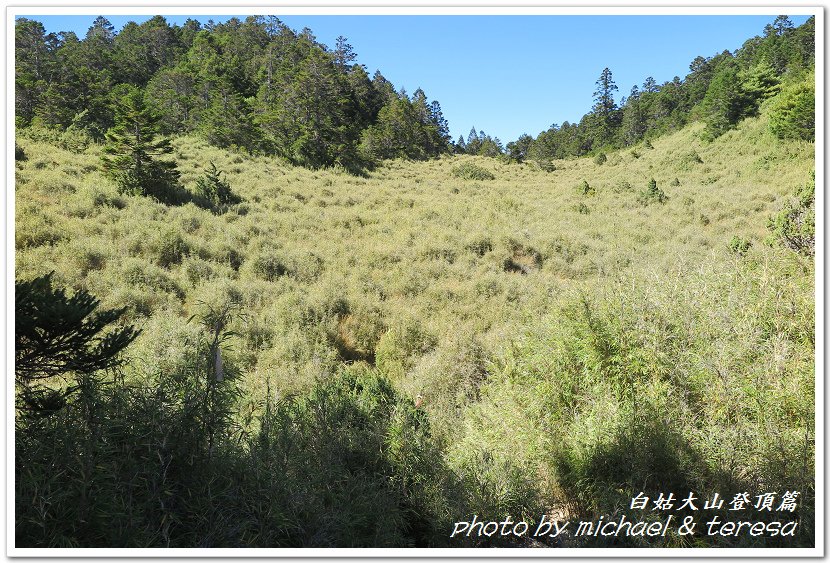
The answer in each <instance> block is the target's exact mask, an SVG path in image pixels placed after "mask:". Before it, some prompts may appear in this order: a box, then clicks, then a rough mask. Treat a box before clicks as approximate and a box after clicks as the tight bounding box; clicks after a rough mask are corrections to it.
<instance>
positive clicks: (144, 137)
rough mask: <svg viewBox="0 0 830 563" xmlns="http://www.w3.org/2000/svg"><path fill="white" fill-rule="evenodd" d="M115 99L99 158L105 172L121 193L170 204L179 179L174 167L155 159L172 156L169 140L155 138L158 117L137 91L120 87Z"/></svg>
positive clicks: (174, 164) (173, 163)
mask: <svg viewBox="0 0 830 563" xmlns="http://www.w3.org/2000/svg"><path fill="white" fill-rule="evenodd" d="M116 96H117V101H116V102H115V126H114V127H112V128H111V129H110V130H109V131H107V134H106V138H107V145H106V146H105V147H104V153H105V156H103V157H102V158H101V160H102V164H103V168H104V171H105V172H106V174H107V175H108V176H109V177H110V178H112V179H113V180H115V182H116V183H117V184H118V188H119V189H120V190H121V192H122V193H127V194H131V195H144V196H150V197H154V198H156V199H157V200H159V201H162V202H173V201H174V200H175V193H174V190H175V186H176V182H177V181H178V178H179V173H178V171H177V170H176V163H175V162H171V161H167V160H161V159H159V158H157V157H159V156H162V155H165V154H169V153H171V152H173V148H172V147H171V146H170V139H167V138H157V134H158V127H159V124H158V117H157V116H156V114H155V112H154V111H153V110H152V109H151V108H150V107H148V106H147V105H146V103H145V100H144V94H143V93H142V91H141V90H140V89H138V88H136V87H134V86H130V85H122V86H121V87H119V88H117V89H116Z"/></svg>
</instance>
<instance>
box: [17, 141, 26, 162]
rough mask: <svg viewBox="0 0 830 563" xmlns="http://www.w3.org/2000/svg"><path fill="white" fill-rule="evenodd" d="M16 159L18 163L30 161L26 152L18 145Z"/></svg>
mask: <svg viewBox="0 0 830 563" xmlns="http://www.w3.org/2000/svg"><path fill="white" fill-rule="evenodd" d="M14 159H15V160H16V161H18V162H22V161H24V160H28V157H27V156H26V151H25V150H23V147H21V146H20V145H18V144H17V143H15V144H14Z"/></svg>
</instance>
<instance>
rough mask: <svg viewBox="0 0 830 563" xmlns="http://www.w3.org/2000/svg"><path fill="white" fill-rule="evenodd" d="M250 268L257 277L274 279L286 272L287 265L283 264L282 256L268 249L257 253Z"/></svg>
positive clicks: (268, 279)
mask: <svg viewBox="0 0 830 563" xmlns="http://www.w3.org/2000/svg"><path fill="white" fill-rule="evenodd" d="M251 268H252V269H253V272H254V274H256V275H257V277H259V278H261V279H263V280H266V281H274V280H276V279H277V278H278V277H280V276H284V275H286V274H287V273H288V267H287V266H286V265H285V262H284V260H283V258H282V257H281V256H280V255H278V254H277V253H276V252H273V251H269V250H266V251H263V252H261V253H260V254H259V255H257V256H256V257H255V258H254V260H253V263H252V265H251Z"/></svg>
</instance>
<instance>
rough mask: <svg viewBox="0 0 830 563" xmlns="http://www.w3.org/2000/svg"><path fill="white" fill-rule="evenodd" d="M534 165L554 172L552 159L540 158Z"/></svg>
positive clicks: (554, 167) (554, 166)
mask: <svg viewBox="0 0 830 563" xmlns="http://www.w3.org/2000/svg"><path fill="white" fill-rule="evenodd" d="M536 165H537V166H538V167H539V169H540V170H542V171H544V172H556V165H555V164H554V163H553V161H552V160H546V159H540V160H537V161H536Z"/></svg>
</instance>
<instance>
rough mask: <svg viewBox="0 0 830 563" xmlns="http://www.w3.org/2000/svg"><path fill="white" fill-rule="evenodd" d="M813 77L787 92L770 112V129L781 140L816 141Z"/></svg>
mask: <svg viewBox="0 0 830 563" xmlns="http://www.w3.org/2000/svg"><path fill="white" fill-rule="evenodd" d="M813 80H814V79H813V77H812V76H811V77H810V78H808V79H807V80H805V81H804V82H800V83H798V84H796V85H795V86H793V87H791V88H788V89H787V90H785V91H784V92H783V93H782V94H781V96H780V97H779V99H778V101H777V102H776V104H775V106H774V107H773V109H772V111H771V112H770V118H769V128H770V131H772V133H773V134H774V135H775V136H776V137H778V138H779V139H802V140H805V141H813V140H815V129H816V124H815V121H816V119H815V97H816V95H815V84H814V82H813Z"/></svg>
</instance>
